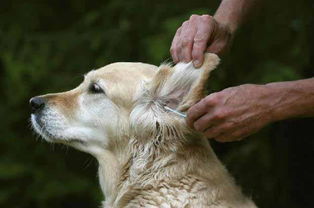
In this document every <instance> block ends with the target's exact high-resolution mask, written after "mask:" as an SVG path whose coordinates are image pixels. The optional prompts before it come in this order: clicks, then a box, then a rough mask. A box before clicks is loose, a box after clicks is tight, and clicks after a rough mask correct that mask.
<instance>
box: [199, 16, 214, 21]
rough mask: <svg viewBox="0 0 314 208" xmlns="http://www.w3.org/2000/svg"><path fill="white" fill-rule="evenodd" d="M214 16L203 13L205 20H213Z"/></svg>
mask: <svg viewBox="0 0 314 208" xmlns="http://www.w3.org/2000/svg"><path fill="white" fill-rule="evenodd" d="M212 18H213V17H212V16H210V15H208V14H205V15H202V20H205V21H211V20H212Z"/></svg>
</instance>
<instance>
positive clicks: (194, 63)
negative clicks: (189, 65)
mask: <svg viewBox="0 0 314 208" xmlns="http://www.w3.org/2000/svg"><path fill="white" fill-rule="evenodd" d="M193 65H194V66H195V67H196V68H198V67H200V65H201V62H200V61H199V60H195V61H193Z"/></svg>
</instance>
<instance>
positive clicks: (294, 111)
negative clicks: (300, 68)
mask: <svg viewBox="0 0 314 208" xmlns="http://www.w3.org/2000/svg"><path fill="white" fill-rule="evenodd" d="M255 3H256V0H223V1H222V3H221V4H220V6H219V8H218V9H217V12H216V13H215V15H214V16H213V17H212V16H209V15H202V16H200V15H192V16H191V17H190V19H189V20H188V21H185V22H184V23H183V24H182V26H181V27H180V28H179V29H178V30H177V32H176V35H175V37H174V39H173V42H172V45H171V49H170V52H171V55H172V57H173V60H174V62H180V61H182V62H189V61H193V64H194V66H195V67H199V66H200V65H201V64H202V62H203V60H204V55H203V54H204V52H212V53H216V54H218V55H223V54H224V53H225V52H226V51H227V49H228V48H229V46H230V44H231V40H232V38H233V36H234V33H235V31H236V30H237V28H238V27H239V26H240V24H241V23H242V22H243V20H244V19H245V18H246V17H247V16H248V14H249V13H250V10H252V8H253V7H254V5H255ZM304 116H308V117H311V116H314V78H311V79H305V80H298V81H291V82H277V83H269V84H266V85H254V84H245V85H240V86H236V87H231V88H227V89H225V90H222V91H220V92H216V93H213V94H210V95H208V96H207V97H205V98H204V99H202V100H201V101H200V102H198V103H197V104H195V105H194V106H192V107H191V108H190V109H189V110H188V112H187V123H188V125H189V126H190V127H191V128H194V129H195V130H197V131H199V132H202V133H203V134H204V135H205V136H207V137H208V138H213V139H215V140H217V141H220V142H229V141H237V140H241V139H242V138H244V137H247V136H249V135H251V134H253V133H255V132H257V131H258V130H260V129H261V128H262V127H264V126H265V125H267V124H269V123H271V122H274V121H279V120H284V119H288V118H293V117H304Z"/></svg>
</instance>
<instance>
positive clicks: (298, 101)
mask: <svg viewBox="0 0 314 208" xmlns="http://www.w3.org/2000/svg"><path fill="white" fill-rule="evenodd" d="M265 86H266V88H268V91H269V93H272V94H273V95H274V100H273V102H274V103H273V107H274V109H273V110H272V116H273V120H275V121H277V120H284V119H289V118H295V117H311V116H314V78H310V79H304V80H298V81H289V82H275V83H270V84H267V85H265Z"/></svg>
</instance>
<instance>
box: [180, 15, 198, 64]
mask: <svg viewBox="0 0 314 208" xmlns="http://www.w3.org/2000/svg"><path fill="white" fill-rule="evenodd" d="M195 33H196V27H195V23H194V21H192V20H189V21H187V22H185V23H184V24H183V26H182V31H181V35H180V38H181V40H180V46H181V50H180V52H181V53H180V55H179V58H180V61H184V62H189V61H191V59H192V47H193V40H194V35H195Z"/></svg>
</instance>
